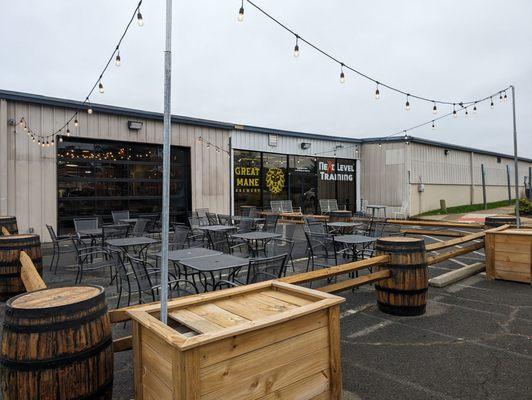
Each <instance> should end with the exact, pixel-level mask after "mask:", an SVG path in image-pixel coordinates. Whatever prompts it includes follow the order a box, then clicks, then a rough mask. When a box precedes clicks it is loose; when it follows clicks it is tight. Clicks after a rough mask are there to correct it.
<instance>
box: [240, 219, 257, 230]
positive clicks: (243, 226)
mask: <svg viewBox="0 0 532 400" xmlns="http://www.w3.org/2000/svg"><path fill="white" fill-rule="evenodd" d="M253 227H254V222H253V219H251V218H242V219H241V220H240V223H239V224H238V229H237V233H247V232H251V231H252V230H253Z"/></svg>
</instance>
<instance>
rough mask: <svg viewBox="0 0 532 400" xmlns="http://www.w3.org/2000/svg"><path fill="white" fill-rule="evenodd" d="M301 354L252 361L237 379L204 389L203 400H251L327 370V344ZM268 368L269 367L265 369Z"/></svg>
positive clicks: (281, 355)
mask: <svg viewBox="0 0 532 400" xmlns="http://www.w3.org/2000/svg"><path fill="white" fill-rule="evenodd" d="M303 354H304V355H302V356H301V357H297V358H293V357H285V355H286V353H285V354H282V353H279V355H278V357H276V361H277V362H275V363H263V362H262V361H257V360H255V363H254V365H253V366H251V367H250V368H249V369H248V373H247V374H243V375H242V376H241V377H240V378H238V380H230V381H227V384H224V385H222V386H220V388H219V389H218V390H216V391H211V392H206V393H205V394H204V395H202V397H201V398H202V400H219V399H232V400H254V399H261V398H263V397H264V396H265V395H268V394H270V393H272V392H275V391H277V390H279V389H282V388H284V387H287V386H288V385H290V384H291V383H292V382H294V381H296V380H301V379H304V378H306V377H308V376H312V375H315V374H316V373H319V372H321V371H326V370H327V367H328V364H329V349H328V347H326V348H322V349H317V350H316V351H314V352H312V353H309V351H308V348H307V351H306V352H304V353H303ZM267 367H270V368H268V369H266V368H267Z"/></svg>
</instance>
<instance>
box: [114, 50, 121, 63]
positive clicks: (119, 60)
mask: <svg viewBox="0 0 532 400" xmlns="http://www.w3.org/2000/svg"><path fill="white" fill-rule="evenodd" d="M115 65H116V66H117V67H120V65H122V59H121V58H120V50H118V49H117V53H116V58H115Z"/></svg>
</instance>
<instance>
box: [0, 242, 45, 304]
mask: <svg viewBox="0 0 532 400" xmlns="http://www.w3.org/2000/svg"><path fill="white" fill-rule="evenodd" d="M21 250H24V251H25V252H26V253H27V254H28V256H29V257H30V258H31V260H32V261H33V264H35V268H36V269H37V272H39V274H40V275H41V276H42V257H41V240H40V238H39V235H29V234H27V235H11V236H0V301H6V300H7V299H9V298H10V297H12V296H15V295H17V294H19V293H24V292H25V291H26V290H25V289H24V284H23V283H22V280H21V279H20V267H21V264H20V260H19V258H20V251H21Z"/></svg>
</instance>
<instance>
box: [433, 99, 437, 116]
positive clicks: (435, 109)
mask: <svg viewBox="0 0 532 400" xmlns="http://www.w3.org/2000/svg"><path fill="white" fill-rule="evenodd" d="M432 113H433V114H434V115H436V114H438V107H436V102H434V106H433V107H432Z"/></svg>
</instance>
